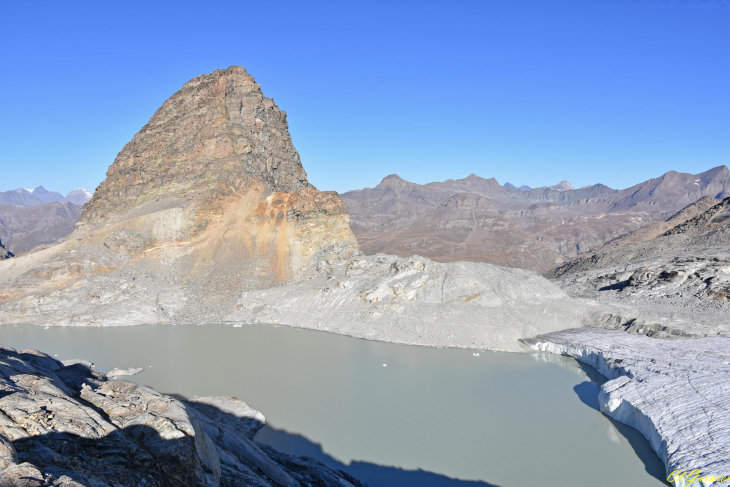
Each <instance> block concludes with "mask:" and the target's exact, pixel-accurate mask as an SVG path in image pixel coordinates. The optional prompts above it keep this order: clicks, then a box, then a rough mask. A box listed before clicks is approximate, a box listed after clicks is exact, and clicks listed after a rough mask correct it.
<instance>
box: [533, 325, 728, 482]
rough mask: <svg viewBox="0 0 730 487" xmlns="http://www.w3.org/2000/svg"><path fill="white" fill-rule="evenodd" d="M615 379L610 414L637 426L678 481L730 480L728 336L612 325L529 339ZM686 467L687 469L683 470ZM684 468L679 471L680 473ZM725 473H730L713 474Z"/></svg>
mask: <svg viewBox="0 0 730 487" xmlns="http://www.w3.org/2000/svg"><path fill="white" fill-rule="evenodd" d="M524 343H525V344H526V345H527V346H528V347H529V348H530V349H531V350H535V351H543V352H551V353H556V354H562V355H568V356H571V357H574V358H576V359H578V360H580V361H581V362H584V363H587V364H588V365H591V366H592V367H595V368H596V369H598V371H599V372H600V373H601V374H603V375H604V376H606V377H607V378H608V379H610V380H609V381H608V382H606V383H605V384H603V386H602V387H601V392H600V394H599V397H598V400H599V404H600V409H601V411H602V412H603V413H604V414H607V415H608V416H611V417H612V418H614V419H616V420H617V421H620V422H622V423H624V424H627V425H629V426H632V427H634V428H636V429H637V430H639V431H640V432H641V433H642V434H643V435H644V436H645V437H646V438H647V439H648V440H649V443H650V444H651V446H652V448H653V449H654V451H655V452H656V453H657V455H659V458H661V459H662V461H663V462H664V464H665V465H666V470H667V475H668V476H671V474H672V473H673V472H678V473H675V474H674V476H672V480H674V482H673V483H674V485H676V486H677V487H685V486H689V485H690V482H686V480H689V479H692V478H694V479H699V478H704V479H705V480H706V483H704V484H700V483H699V482H697V483H692V484H691V485H692V486H695V485H697V486H699V485H707V486H709V485H713V486H714V487H723V486H727V485H730V478H726V477H728V476H730V428H729V427H728V426H729V425H730V339H729V338H698V339H687V338H685V339H675V340H658V339H655V338H649V337H644V336H637V335H632V334H628V333H623V332H620V331H614V330H599V329H582V330H566V331H562V332H558V333H551V334H548V335H543V336H538V337H536V338H534V339H529V340H524ZM683 474H684V475H683ZM680 476H681V478H680ZM720 478H726V480H725V481H711V480H710V479H720Z"/></svg>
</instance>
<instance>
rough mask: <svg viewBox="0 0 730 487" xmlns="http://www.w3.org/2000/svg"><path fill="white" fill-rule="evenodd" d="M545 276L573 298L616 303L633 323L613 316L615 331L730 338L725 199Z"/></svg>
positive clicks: (701, 204)
mask: <svg viewBox="0 0 730 487" xmlns="http://www.w3.org/2000/svg"><path fill="white" fill-rule="evenodd" d="M713 203H714V204H713ZM660 232H661V233H660ZM659 233H660V234H659ZM657 234H659V235H657ZM550 277H552V278H553V279H555V281H554V282H556V283H557V284H558V285H560V286H561V287H562V288H563V289H565V290H566V291H567V292H568V293H569V294H570V295H572V296H576V297H585V298H591V299H595V300H597V301H599V302H601V303H604V304H606V305H612V306H620V307H622V308H623V310H624V311H623V312H619V314H622V315H623V316H626V317H632V318H638V319H636V320H633V321H632V320H622V319H619V318H615V319H614V321H613V323H614V324H615V325H616V326H618V327H621V328H629V327H630V328H631V329H632V331H633V330H638V329H643V330H645V331H650V332H655V331H660V330H662V329H667V328H668V327H671V328H674V329H675V330H676V331H678V332H680V333H679V334H684V335H687V336H717V335H721V336H730V306H728V305H727V303H728V301H730V198H725V199H724V200H722V201H717V200H714V199H702V200H700V201H698V202H696V203H694V204H692V205H689V206H688V207H686V208H685V209H683V210H681V211H680V212H678V213H677V214H676V215H675V216H673V217H672V218H670V219H668V220H667V221H666V222H661V223H659V224H656V225H651V226H649V227H645V228H642V229H639V230H637V231H636V232H634V233H631V234H629V235H626V236H625V237H622V238H620V239H617V240H616V241H613V242H609V243H608V244H606V245H605V246H604V247H602V248H600V249H598V250H597V251H595V252H591V253H587V254H586V255H584V256H581V257H580V258H578V259H576V260H574V261H572V262H570V263H569V264H567V265H565V266H563V267H560V268H558V269H556V270H555V271H553V272H552V273H551V274H550Z"/></svg>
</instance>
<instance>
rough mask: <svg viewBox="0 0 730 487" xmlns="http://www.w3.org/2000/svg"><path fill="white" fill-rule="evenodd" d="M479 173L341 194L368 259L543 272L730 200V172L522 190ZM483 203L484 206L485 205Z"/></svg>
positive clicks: (394, 180)
mask: <svg viewBox="0 0 730 487" xmlns="http://www.w3.org/2000/svg"><path fill="white" fill-rule="evenodd" d="M511 186H512V185H510V187H506V185H505V186H500V185H499V183H497V181H496V180H494V178H491V179H484V178H480V177H479V176H476V175H474V174H472V175H470V176H469V177H467V178H464V179H457V180H452V179H449V180H447V181H444V182H437V183H429V184H424V185H420V184H414V183H410V182H408V181H404V180H403V179H401V178H399V177H398V176H397V175H390V176H387V177H386V178H384V179H383V181H382V182H381V183H380V184H378V185H377V186H376V187H375V188H366V189H363V190H356V191H349V192H347V193H344V194H342V195H341V196H342V198H343V200H344V201H345V202H346V203H347V207H348V210H349V212H350V215H351V228H352V230H353V232H354V234H355V236H356V237H357V239H358V244H359V246H360V249H361V250H362V251H363V252H364V253H365V254H367V255H372V254H376V253H379V252H380V253H389V254H395V255H399V256H402V257H407V256H410V255H413V254H418V255H422V256H424V257H428V258H430V259H432V260H436V261H439V262H453V261H458V260H469V261H480V262H489V263H493V264H496V265H503V266H508V267H518V268H525V269H532V270H535V271H538V272H541V273H544V272H548V271H550V270H551V269H553V268H555V267H556V266H558V265H562V264H564V263H566V262H568V261H569V260H571V259H573V258H575V257H576V256H578V255H579V254H581V253H584V252H586V251H589V250H591V249H597V248H599V247H601V246H602V245H603V244H605V243H606V242H608V241H610V240H612V239H615V238H616V237H619V236H621V235H624V234H626V233H628V232H631V231H633V230H636V229H638V228H640V227H642V226H645V225H647V224H651V223H657V222H662V221H664V220H666V219H667V218H669V217H670V216H671V215H673V214H674V213H676V212H677V211H678V210H680V209H681V208H683V207H685V206H687V205H689V204H691V203H693V202H695V201H697V200H698V199H700V198H702V197H704V196H710V197H718V198H720V197H724V196H728V195H730V170H728V169H727V167H725V166H721V167H717V168H714V169H711V170H709V171H705V172H704V173H701V174H696V175H693V174H683V173H677V172H674V171H670V172H668V173H666V174H664V175H662V176H661V177H659V178H655V179H651V180H648V181H645V182H643V183H640V184H637V185H635V186H633V187H631V188H627V189H625V190H614V189H611V188H609V187H607V186H604V185H601V184H596V185H593V186H588V187H583V188H579V189H573V188H572V186H571V187H569V184H568V183H565V184H563V183H560V184H559V185H556V186H554V187H550V188H548V187H543V188H535V189H530V190H529V191H524V190H521V189H524V188H519V189H518V188H512V187H511ZM456 195H462V197H467V196H466V195H471V196H469V197H472V198H482V199H484V200H485V202H486V203H487V204H488V205H486V206H489V208H490V210H489V211H481V212H473V211H468V210H464V211H453V212H449V213H444V212H443V211H441V210H440V208H441V207H442V206H443V205H444V204H445V203H446V202H447V201H448V200H449V198H452V197H454V196H456ZM482 206H485V205H482Z"/></svg>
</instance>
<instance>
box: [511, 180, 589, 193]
mask: <svg viewBox="0 0 730 487" xmlns="http://www.w3.org/2000/svg"><path fill="white" fill-rule="evenodd" d="M504 187H505V188H507V189H519V190H520V191H532V189H533V188H531V187H529V186H528V185H526V184H523V185H522V186H520V187H519V188H518V187H517V186H515V185H514V184H512V183H504ZM542 188H548V189H554V190H556V191H567V190H569V189H575V188H574V187H573V185H572V184H570V183H569V182H568V181H560V182H559V183H558V184H555V185H553V186H541V187H540V188H538V189H542Z"/></svg>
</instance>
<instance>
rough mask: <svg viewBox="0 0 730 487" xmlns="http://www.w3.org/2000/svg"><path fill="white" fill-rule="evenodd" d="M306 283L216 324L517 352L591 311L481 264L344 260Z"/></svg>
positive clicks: (255, 294) (541, 282)
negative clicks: (273, 326)
mask: <svg viewBox="0 0 730 487" xmlns="http://www.w3.org/2000/svg"><path fill="white" fill-rule="evenodd" d="M309 277H310V278H309V279H307V280H305V281H301V282H297V283H292V284H288V285H284V286H278V287H275V288H272V289H265V290H259V291H248V292H244V293H243V294H242V295H241V297H240V299H239V300H238V303H237V305H236V307H237V308H238V309H237V310H236V311H234V312H233V313H231V314H229V315H228V316H227V317H226V320H228V321H243V322H256V323H279V324H285V325H291V326H297V327H302V328H310V329H315V330H324V331H329V332H334V333H339V334H343V335H350V336H354V337H358V338H367V339H369V340H380V341H387V342H395V343H404V344H410V345H426V346H438V347H466V348H479V349H491V350H504V351H510V352H519V351H522V350H521V348H520V346H519V343H518V339H520V338H526V337H532V336H535V335H538V334H540V333H547V332H549V331H556V330H563V329H565V328H570V327H577V326H584V325H586V324H590V323H592V322H591V312H594V311H595V310H594V308H593V307H591V306H590V305H589V304H587V303H584V302H582V301H580V300H575V299H571V298H569V297H568V296H567V295H566V294H565V292H563V291H562V290H560V289H559V288H558V287H556V286H554V285H553V284H552V283H550V282H549V281H548V280H547V279H545V278H543V277H541V276H538V275H537V274H534V273H532V272H530V271H525V270H521V269H507V268H503V267H496V266H492V265H489V264H483V263H474V262H454V263H449V264H441V263H437V262H432V261H430V260H428V259H424V258H422V257H411V258H407V259H405V258H400V257H395V256H391V255H377V256H367V257H366V256H354V257H352V258H350V259H336V260H331V261H327V260H325V261H322V262H320V263H319V264H318V265H317V267H316V269H315V270H314V271H313V273H312V274H311V275H310V276H309ZM599 315H600V313H599Z"/></svg>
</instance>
